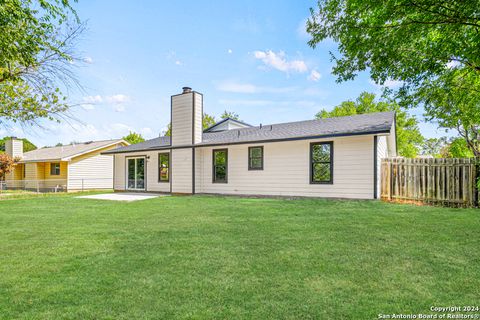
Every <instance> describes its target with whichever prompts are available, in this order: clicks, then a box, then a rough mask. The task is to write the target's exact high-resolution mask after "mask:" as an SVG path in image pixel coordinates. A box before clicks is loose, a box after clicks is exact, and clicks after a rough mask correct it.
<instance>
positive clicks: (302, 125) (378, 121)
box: [106, 112, 395, 153]
mask: <svg viewBox="0 0 480 320" xmlns="http://www.w3.org/2000/svg"><path fill="white" fill-rule="evenodd" d="M394 119H395V113H394V112H378V113H369V114H361V115H354V116H345V117H336V118H328V119H319V120H306V121H297V122H287V123H279V124H272V125H264V126H262V127H259V126H257V127H250V128H241V129H233V130H226V131H218V132H204V133H203V136H202V142H201V143H199V144H197V146H202V145H204V146H205V145H222V144H232V143H233V144H234V143H246V142H262V141H275V140H289V139H291V140H295V139H308V138H312V139H313V138H321V137H323V136H325V137H331V136H342V135H343V136H347V135H360V134H372V133H381V132H388V131H390V129H391V127H392V124H393V122H394V121H395V120H394ZM169 146H170V137H160V138H155V139H152V140H148V141H145V142H142V143H139V144H135V145H130V146H127V147H122V148H117V149H115V150H111V151H108V152H106V153H117V152H130V151H148V150H156V149H162V148H168V147H169Z"/></svg>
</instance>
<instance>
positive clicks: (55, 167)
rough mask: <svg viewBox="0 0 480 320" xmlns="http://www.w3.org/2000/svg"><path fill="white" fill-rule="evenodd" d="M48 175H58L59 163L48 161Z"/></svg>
mask: <svg viewBox="0 0 480 320" xmlns="http://www.w3.org/2000/svg"><path fill="white" fill-rule="evenodd" d="M50 175H51V176H59V175H60V163H50Z"/></svg>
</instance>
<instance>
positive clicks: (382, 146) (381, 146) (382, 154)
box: [377, 136, 388, 198]
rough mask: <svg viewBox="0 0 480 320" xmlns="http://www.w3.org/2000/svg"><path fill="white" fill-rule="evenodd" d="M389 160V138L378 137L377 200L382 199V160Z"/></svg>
mask: <svg viewBox="0 0 480 320" xmlns="http://www.w3.org/2000/svg"><path fill="white" fill-rule="evenodd" d="M384 158H388V148H387V137H386V136H379V137H377V198H379V197H380V187H381V182H382V176H381V173H382V159H384Z"/></svg>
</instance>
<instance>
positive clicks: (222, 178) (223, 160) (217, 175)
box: [213, 149, 228, 183]
mask: <svg viewBox="0 0 480 320" xmlns="http://www.w3.org/2000/svg"><path fill="white" fill-rule="evenodd" d="M227 179H228V150H227V149H218V150H213V183H227Z"/></svg>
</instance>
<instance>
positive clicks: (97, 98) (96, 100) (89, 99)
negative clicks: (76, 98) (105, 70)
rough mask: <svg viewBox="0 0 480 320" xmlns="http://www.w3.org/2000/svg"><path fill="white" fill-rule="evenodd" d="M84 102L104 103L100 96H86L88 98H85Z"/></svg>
mask: <svg viewBox="0 0 480 320" xmlns="http://www.w3.org/2000/svg"><path fill="white" fill-rule="evenodd" d="M83 101H84V102H85V103H90V104H91V103H100V102H103V98H102V96H100V95H96V96H86V97H83Z"/></svg>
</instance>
